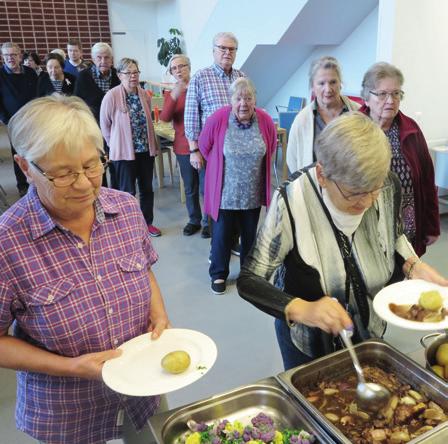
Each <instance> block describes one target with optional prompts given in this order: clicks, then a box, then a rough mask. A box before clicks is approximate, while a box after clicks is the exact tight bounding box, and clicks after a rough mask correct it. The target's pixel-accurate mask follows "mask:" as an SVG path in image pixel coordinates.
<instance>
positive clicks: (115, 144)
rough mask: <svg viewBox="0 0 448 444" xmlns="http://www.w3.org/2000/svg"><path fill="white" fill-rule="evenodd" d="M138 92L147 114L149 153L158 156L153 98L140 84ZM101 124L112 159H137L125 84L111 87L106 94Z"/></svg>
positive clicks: (102, 104)
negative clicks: (152, 108)
mask: <svg viewBox="0 0 448 444" xmlns="http://www.w3.org/2000/svg"><path fill="white" fill-rule="evenodd" d="M137 92H138V96H139V98H140V102H141V103H142V105H143V110H144V112H145V114H146V124H147V127H148V144H149V153H150V154H151V156H156V155H157V152H158V145H157V142H156V138H155V134H154V126H153V123H152V119H151V99H150V97H149V96H148V95H147V94H146V92H145V91H144V90H143V89H142V88H140V87H139V86H138V87H137ZM100 126H101V132H102V133H103V137H104V139H105V140H106V142H107V144H108V145H109V148H110V152H109V158H110V160H135V152H134V144H133V143H132V130H131V120H130V118H129V112H128V107H127V105H126V90H125V89H124V86H122V85H118V86H116V87H115V88H112V89H110V90H109V91H108V92H107V93H106V95H105V96H104V98H103V101H102V103H101V110H100Z"/></svg>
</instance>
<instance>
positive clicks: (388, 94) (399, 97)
mask: <svg viewBox="0 0 448 444" xmlns="http://www.w3.org/2000/svg"><path fill="white" fill-rule="evenodd" d="M369 93H370V94H373V95H374V96H375V97H377V98H378V100H381V102H385V101H386V100H387V99H388V98H389V97H392V100H403V98H404V91H402V90H401V89H400V90H399V91H392V92H387V91H381V92H377V91H370V90H369ZM383 94H385V96H384V99H382V98H381V96H382V95H383ZM395 94H397V96H395Z"/></svg>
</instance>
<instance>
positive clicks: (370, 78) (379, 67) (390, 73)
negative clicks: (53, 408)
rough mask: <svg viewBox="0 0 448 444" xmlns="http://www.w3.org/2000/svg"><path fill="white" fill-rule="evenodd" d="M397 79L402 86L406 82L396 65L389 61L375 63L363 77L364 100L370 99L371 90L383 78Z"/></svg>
mask: <svg viewBox="0 0 448 444" xmlns="http://www.w3.org/2000/svg"><path fill="white" fill-rule="evenodd" d="M388 78H392V79H396V80H398V83H399V84H400V88H401V87H402V86H403V83H404V76H403V73H402V72H401V71H400V70H399V69H398V68H397V67H396V66H394V65H392V64H390V63H387V62H377V63H374V64H373V65H372V66H371V67H370V68H369V69H368V70H367V72H366V73H365V74H364V77H363V79H362V84H361V86H362V89H361V96H362V98H363V99H364V100H368V98H369V91H372V90H373V89H375V88H376V85H377V84H378V82H379V81H380V80H383V79H388Z"/></svg>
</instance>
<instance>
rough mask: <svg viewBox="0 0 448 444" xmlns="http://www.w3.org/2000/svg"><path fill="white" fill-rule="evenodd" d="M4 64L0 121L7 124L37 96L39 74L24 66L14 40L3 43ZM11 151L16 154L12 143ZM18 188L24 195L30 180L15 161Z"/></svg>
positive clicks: (1, 78) (0, 74)
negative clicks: (27, 179)
mask: <svg viewBox="0 0 448 444" xmlns="http://www.w3.org/2000/svg"><path fill="white" fill-rule="evenodd" d="M2 57H3V66H2V68H1V69H0V121H2V122H3V123H4V124H5V125H7V124H8V122H9V119H10V118H11V117H12V116H13V115H14V114H15V113H16V112H17V111H18V110H19V109H20V108H21V107H22V106H23V105H25V104H26V103H28V102H29V101H30V100H32V99H34V98H35V97H36V92H37V74H36V72H35V71H34V69H32V68H29V67H28V66H23V65H22V64H21V62H22V52H21V50H20V48H19V46H18V45H17V44H15V43H13V42H7V43H4V44H3V45H2ZM11 152H12V155H13V157H14V155H15V154H16V152H15V149H14V147H13V146H12V145H11ZM14 174H15V176H16V182H17V189H18V190H19V195H20V196H21V197H22V196H24V195H25V194H26V192H27V190H28V182H27V181H26V177H25V175H24V174H23V173H22V171H21V169H20V168H19V166H18V165H17V164H16V162H14Z"/></svg>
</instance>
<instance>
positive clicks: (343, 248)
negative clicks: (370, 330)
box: [305, 171, 370, 327]
mask: <svg viewBox="0 0 448 444" xmlns="http://www.w3.org/2000/svg"><path fill="white" fill-rule="evenodd" d="M305 174H306V175H307V178H308V180H309V182H310V183H311V186H312V188H313V190H314V192H315V194H316V196H317V198H318V200H319V202H320V204H321V206H322V209H323V211H324V213H325V215H326V216H327V219H328V222H329V223H330V226H331V228H332V229H333V232H334V235H335V238H336V241H337V243H338V247H339V252H340V253H341V257H342V260H343V262H344V268H345V275H346V277H345V301H344V303H345V305H346V306H347V305H348V302H349V297H350V284H351V285H352V287H353V294H354V296H355V300H356V304H357V306H358V310H359V313H360V315H361V320H362V323H363V324H364V327H367V325H368V323H369V317H370V315H369V305H368V303H367V301H366V299H365V297H366V296H367V287H366V284H365V282H364V279H363V278H362V274H361V271H360V270H359V267H358V264H357V263H356V260H355V258H354V257H353V255H352V244H353V236H354V234H353V236H352V242H351V243H350V240H349V238H348V237H347V236H346V235H345V234H344V233H342V231H340V230H339V229H338V228H337V227H336V225H335V224H334V222H333V218H332V217H331V215H330V212H329V211H328V208H327V206H326V205H325V203H324V201H323V199H322V196H321V194H320V193H319V191H318V190H317V187H316V184H315V183H314V181H313V180H312V178H311V176H310V174H309V172H308V171H306V172H305Z"/></svg>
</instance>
